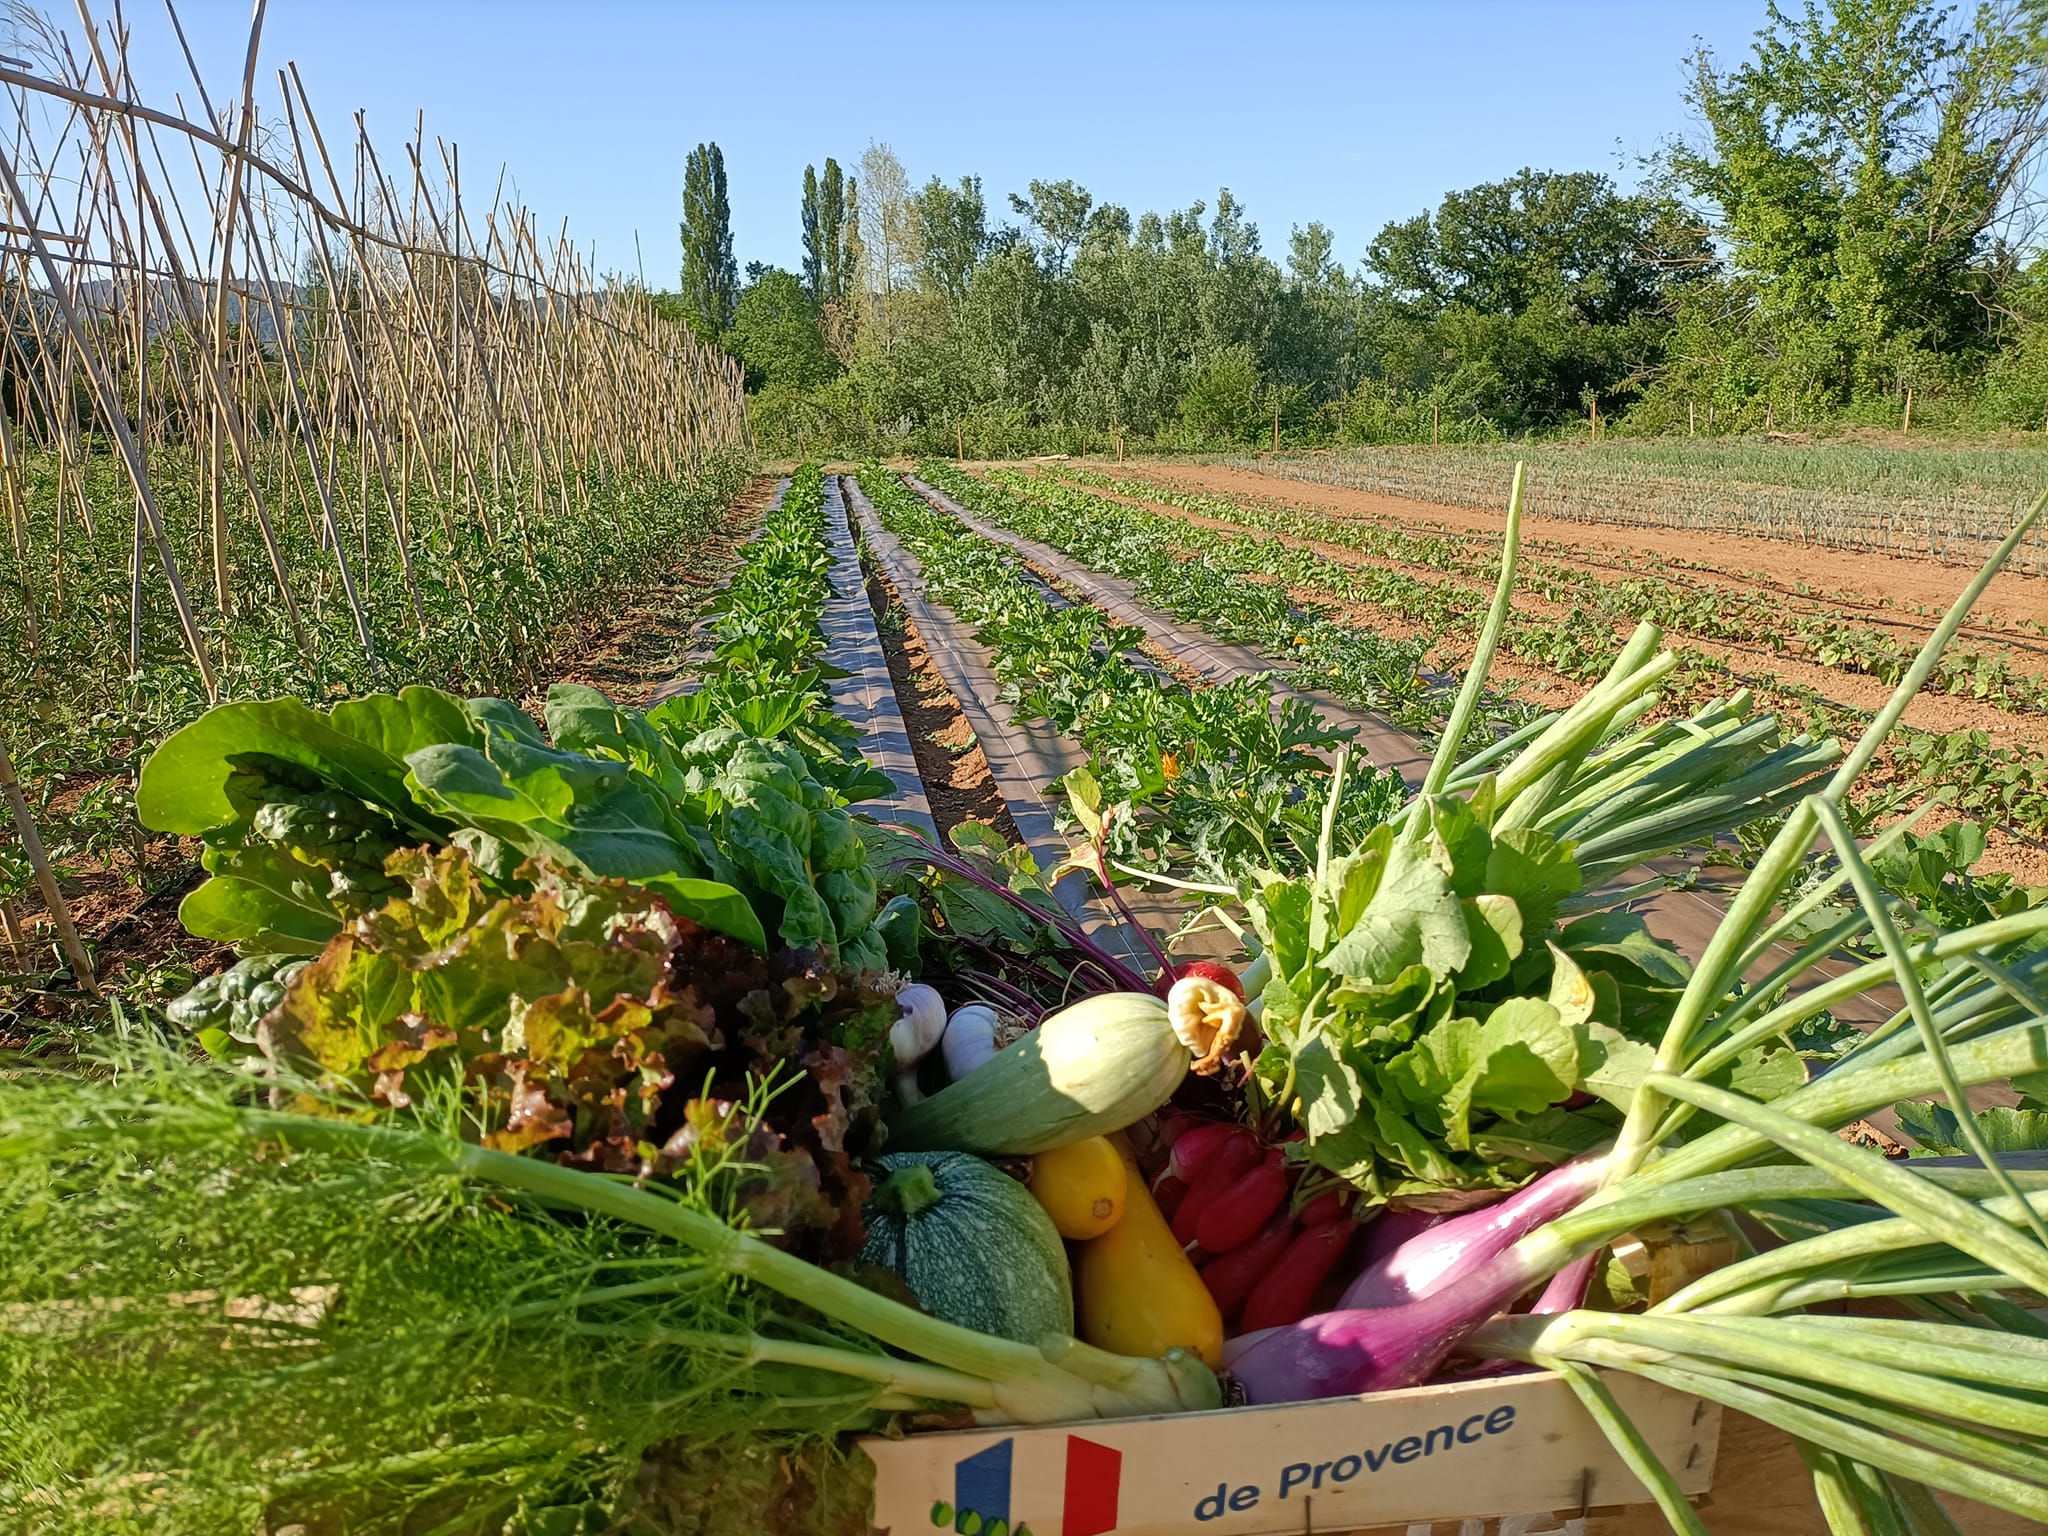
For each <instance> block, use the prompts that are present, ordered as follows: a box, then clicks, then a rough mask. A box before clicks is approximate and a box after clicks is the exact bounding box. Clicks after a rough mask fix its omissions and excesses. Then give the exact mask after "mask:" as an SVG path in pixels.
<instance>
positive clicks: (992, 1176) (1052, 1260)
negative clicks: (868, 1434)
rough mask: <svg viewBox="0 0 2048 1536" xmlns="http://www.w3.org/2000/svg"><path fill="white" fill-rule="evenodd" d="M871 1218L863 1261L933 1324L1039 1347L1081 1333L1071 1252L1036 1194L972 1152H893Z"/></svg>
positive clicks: (866, 1215) (871, 1203) (870, 1206)
mask: <svg viewBox="0 0 2048 1536" xmlns="http://www.w3.org/2000/svg"><path fill="white" fill-rule="evenodd" d="M875 1161H876V1162H877V1163H878V1164H879V1165H880V1167H881V1168H882V1169H883V1170H884V1176H883V1178H882V1179H881V1180H880V1182H879V1183H878V1185H877V1187H876V1189H875V1193H874V1194H873V1195H872V1196H871V1197H870V1198H869V1200H868V1203H867V1206H866V1208H865V1209H864V1210H863V1211H862V1213H861V1216H862V1219H863V1220H864V1221H865V1222H866V1224H867V1242H866V1243H865V1244H864V1245H863V1246H862V1248H861V1253H860V1256H861V1258H862V1260H864V1261H865V1262H867V1263H870V1264H879V1265H881V1266H882V1267H883V1268H885V1269H889V1270H893V1271H894V1272H895V1273H896V1274H898V1275H900V1276H902V1277H903V1281H904V1283H905V1284H906V1285H908V1286H909V1287H910V1290H911V1294H913V1295H914V1296H916V1297H917V1299H918V1301H919V1303H920V1304H921V1305H922V1306H923V1307H924V1309H925V1310H926V1311H927V1312H929V1313H931V1314H932V1316H934V1317H942V1318H944V1319H945V1320H946V1321H947V1322H949V1323H958V1324H960V1325H961V1326H962V1327H964V1328H972V1329H974V1330H975V1331H976V1332H977V1333H987V1334H993V1335H995V1336H996V1337H998V1338H1004V1339H1014V1340H1016V1341H1017V1342H1018V1343H1020V1344H1036V1343H1038V1342H1039V1340H1041V1339H1043V1338H1044V1337H1045V1336H1046V1335H1047V1334H1049V1333H1064V1334H1071V1333H1072V1332H1073V1331H1074V1282H1073V1277H1072V1276H1071V1275H1070V1274H1069V1273H1068V1271H1067V1251H1066V1249H1065V1248H1064V1247H1063V1246H1061V1243H1060V1235H1059V1233H1058V1232H1056V1231H1054V1230H1053V1224H1052V1218H1051V1217H1049V1216H1047V1215H1046V1214H1045V1211H1044V1209H1043V1208H1042V1207H1040V1205H1039V1203H1038V1202H1037V1201H1036V1200H1035V1199H1033V1198H1032V1195H1031V1192H1030V1191H1029V1190H1028V1189H1026V1188H1025V1187H1024V1186H1023V1185H1022V1184H1019V1183H1018V1182H1017V1181H1016V1180H1015V1179H1013V1178H1011V1177H1010V1176H1009V1175H1008V1174H1006V1173H1004V1172H1002V1171H1001V1170H1000V1169H998V1168H994V1167H992V1166H990V1165H989V1164H987V1163H985V1162H983V1161H982V1160H981V1159H980V1158H978V1157H974V1156H971V1155H969V1154H968V1153H965V1152H890V1153H885V1154H884V1155H883V1156H881V1157H879V1158H877V1159H876V1160H875Z"/></svg>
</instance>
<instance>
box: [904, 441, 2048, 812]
mask: <svg viewBox="0 0 2048 1536" xmlns="http://www.w3.org/2000/svg"><path fill="white" fill-rule="evenodd" d="M928 468H929V470H930V471H931V474H932V475H934V476H937V477H938V480H936V481H935V482H934V483H939V481H943V482H944V484H945V485H946V486H947V487H948V488H957V489H958V490H959V491H960V492H961V493H962V495H963V496H964V497H965V498H967V499H968V500H970V501H971V503H972V505H974V506H975V507H976V508H978V509H979V510H982V511H985V512H987V513H988V514H989V515H990V516H993V517H995V518H996V519H997V520H998V521H1000V522H1003V523H1004V524H1006V525H1007V526H1012V527H1015V528H1017V529H1018V531H1020V532H1024V531H1029V532H1031V533H1032V534H1033V536H1034V537H1038V538H1042V539H1044V540H1045V541H1046V542H1047V543H1051V544H1054V545H1056V546H1059V547H1071V548H1073V550H1074V552H1075V553H1076V554H1077V555H1079V556H1081V557H1082V558H1087V559H1088V560H1089V563H1091V564H1098V563H1099V568H1102V569H1106V570H1111V571H1113V572H1115V573H1116V574H1119V575H1124V576H1126V577H1127V578H1128V579H1131V580H1140V576H1139V574H1138V571H1139V570H1140V567H1138V566H1136V565H1132V566H1130V567H1128V568H1119V567H1118V566H1117V565H1116V564H1114V563H1111V562H1112V561H1113V560H1114V558H1115V556H1114V554H1113V552H1112V551H1111V550H1110V548H1109V535H1107V534H1106V533H1104V532H1102V530H1105V529H1122V528H1129V529H1133V530H1135V531H1136V532H1135V533H1134V535H1133V536H1134V537H1142V538H1143V539H1145V540H1146V541H1148V542H1150V543H1151V544H1152V545H1153V546H1154V548H1155V550H1156V553H1154V554H1152V555H1150V556H1149V557H1148V560H1149V561H1150V562H1152V563H1153V564H1155V565H1156V566H1157V567H1158V568H1159V569H1160V570H1162V571H1166V570H1170V569H1171V568H1174V567H1175V566H1176V565H1178V566H1180V567H1184V568H1185V569H1187V570H1188V571H1190V572H1195V573H1201V574H1204V575H1206V576H1207V577H1209V578H1211V579H1214V578H1228V577H1238V578H1240V579H1243V578H1252V579H1255V580H1263V581H1266V582H1270V583H1275V584H1277V585H1278V586H1280V587H1286V588H1294V589H1297V590H1304V589H1305V590H1308V591H1312V592H1327V593H1330V594H1331V595H1332V596H1334V597H1338V598H1341V599H1344V600H1348V601H1353V602H1358V603H1361V604H1366V605H1370V606H1372V607H1374V608H1378V609H1381V610H1383V611H1385V612H1389V613H1393V614H1398V615H1399V616H1400V617H1401V618H1402V619H1403V620H1405V621H1406V622H1408V623H1411V624H1419V625H1421V626H1423V627H1424V632H1425V636H1426V637H1429V643H1434V638H1435V637H1438V636H1444V635H1462V634H1471V633H1475V632H1476V630H1477V627H1478V620H1479V616H1480V615H1482V614H1483V612H1484V609H1485V602H1486V594H1485V592H1484V591H1483V590H1482V589H1480V588H1479V587H1477V586H1466V585H1464V584H1463V583H1461V582H1459V581H1456V580H1441V581H1425V580H1422V579H1421V578H1418V577H1415V576H1411V575H1408V574H1407V573H1405V572H1402V571H1395V570H1387V569H1384V568H1381V567H1376V566H1358V565H1352V564H1350V563H1349V562H1346V561H1341V560H1335V559H1331V558H1329V557H1327V556H1324V555H1320V554H1317V553H1316V552H1315V551H1314V550H1311V549H1304V548H1290V547H1287V546H1284V545H1282V544H1280V542H1279V541H1278V540H1277V539H1272V538H1261V537H1259V536H1258V534H1257V533H1254V532H1251V531H1247V532H1245V533H1242V534H1239V533H1232V532H1228V531H1225V530H1220V529H1214V528H1207V527H1203V526H1201V525H1198V524H1195V523H1191V522H1188V521H1185V520H1183V519H1180V518H1175V517H1171V516H1168V515H1166V514H1162V513H1155V512H1150V511H1147V510H1146V509H1144V508H1141V507H1134V506H1131V505H1129V504H1127V503H1124V502H1119V501H1112V500H1110V499H1109V498H1107V497H1104V496H1096V495H1091V494H1089V493H1088V492H1086V491H1083V490H1079V489H1077V488H1075V487H1073V486H1065V485H1061V484H1059V483H1057V482H1053V481H1047V480H1044V479H1042V478H1037V477H1031V476H1023V475H1016V474H1007V473H1002V472H998V475H997V477H996V478H999V479H1000V480H1001V482H1002V483H1001V484H999V485H990V484H988V483H987V482H982V481H977V480H974V479H971V478H969V477H966V476H961V475H958V474H957V472H954V471H950V470H947V469H946V468H945V467H944V466H940V465H932V466H928ZM1091 478H1100V479H1102V480H1104V481H1106V482H1107V483H1108V484H1109V485H1110V486H1111V487H1112V488H1114V489H1117V490H1119V491H1128V492H1130V493H1132V494H1134V495H1144V496H1147V497H1149V498H1151V499H1154V500H1160V501H1167V502H1169V504H1174V505H1181V506H1184V507H1185V508H1186V509H1187V510H1189V511H1192V512H1194V513H1196V514H1197V515H1199V516H1204V517H1212V518H1217V519H1219V520H1220V519H1223V518H1226V517H1227V518H1228V519H1229V520H1231V521H1233V522H1236V523H1239V524H1241V525H1247V526H1248V527H1249V526H1260V527H1263V526H1265V525H1266V524H1267V523H1268V521H1269V520H1270V521H1271V523H1272V524H1273V526H1274V531H1286V532H1289V533H1290V534H1292V533H1294V532H1295V530H1294V528H1293V527H1292V526H1291V525H1290V526H1287V527H1285V528H1284V529H1283V528H1282V526H1281V525H1282V524H1283V523H1285V522H1286V520H1287V519H1288V518H1289V516H1290V514H1285V513H1280V512H1273V511H1269V510H1266V509H1246V508H1241V507H1239V506H1238V505H1237V504H1236V503H1234V502H1226V501H1222V500H1220V499H1218V498H1213V497H1197V496H1191V495H1184V494H1183V493H1179V492H1168V491H1163V490H1161V489H1160V488H1159V487H1157V486H1153V485H1150V484H1149V483H1147V482H1141V481H1114V480H1111V479H1110V478H1109V477H1091ZM1075 530H1082V531H1080V532H1076V531H1075ZM1353 531H1354V530H1351V529H1348V528H1347V529H1342V530H1340V529H1338V528H1335V527H1330V526H1325V525H1323V524H1321V523H1318V524H1317V531H1316V532H1314V533H1303V534H1301V535H1300V536H1303V537H1320V538H1324V539H1325V540H1326V541H1329V540H1333V539H1334V538H1335V537H1337V536H1339V535H1340V533H1350V532H1353ZM1357 536H1358V537H1359V539H1360V540H1361V541H1363V540H1365V539H1368V538H1371V537H1376V536H1378V530H1363V531H1358V532H1357ZM1408 537H1409V538H1410V539H1411V540H1413V541H1414V542H1413V543H1412V544H1409V545H1398V546H1397V545H1392V544H1389V545H1388V546H1387V547H1386V550H1385V551H1384V552H1385V553H1386V554H1387V557H1388V558H1393V559H1401V560H1405V561H1410V562H1414V563H1424V562H1425V561H1426V560H1427V558H1428V556H1429V555H1430V554H1432V553H1436V554H1439V555H1440V557H1441V559H1442V561H1443V563H1445V564H1446V565H1449V564H1452V563H1453V562H1457V563H1459V564H1461V565H1462V566H1463V568H1464V569H1467V570H1470V569H1471V568H1472V567H1473V565H1474V564H1475V563H1476V562H1475V557H1474V556H1473V554H1472V552H1471V550H1470V549H1469V548H1468V547H1467V546H1465V545H1464V544H1463V543H1462V542H1460V541H1458V540H1453V539H1430V538H1428V537H1427V536H1415V535H1409V536H1408ZM1063 541H1065V542H1063ZM1082 541H1086V542H1087V543H1088V544H1089V545H1090V547H1091V549H1092V553H1090V554H1086V555H1083V554H1082V551H1081V548H1080V545H1081V543H1082ZM1436 546H1441V549H1440V550H1439V549H1437V548H1436ZM1369 552H1373V553H1381V552H1382V551H1380V550H1378V549H1374V550H1372V551H1369ZM1191 553H1194V554H1199V556H1200V559H1199V560H1197V561H1190V560H1189V559H1188V556H1189V555H1190V554H1191ZM1188 579H1192V577H1190V578H1188ZM1142 584H1143V583H1142V581H1141V585H1142ZM1217 584H1218V585H1229V584H1231V583H1228V582H1224V581H1219V582H1218V583H1217ZM1640 585H1641V586H1642V587H1643V588H1644V589H1646V590H1648V589H1652V588H1654V585H1655V584H1654V583H1642V584H1640ZM1532 586H1533V587H1534V589H1535V590H1542V581H1541V574H1540V572H1539V573H1538V575H1537V577H1536V578H1534V579H1533V580H1532ZM1170 590H1171V589H1170V587H1169V586H1167V585H1165V584H1164V582H1162V584H1161V585H1160V586H1159V587H1158V588H1157V589H1148V595H1151V596H1152V597H1153V599H1154V600H1155V601H1159V602H1161V604H1162V606H1170V604H1169V603H1168V602H1167V599H1166V596H1165V594H1167V593H1168V592H1170ZM1560 590H1561V589H1560ZM1186 616H1187V617H1189V618H1190V619H1191V620H1196V618H1197V616H1196V615H1194V614H1188V615H1186ZM1650 617H1651V618H1652V619H1653V620H1654V619H1655V618H1656V614H1655V612H1652V613H1651V615H1650ZM1676 623H1677V625H1678V627H1680V628H1685V627H1687V625H1686V622H1685V617H1684V616H1683V615H1680V616H1678V617H1677V619H1676ZM1331 628H1332V629H1335V630H1339V631H1342V630H1343V626H1341V625H1337V624H1334V623H1333V624H1332V625H1331ZM1612 628H1613V625H1612V620H1611V619H1610V618H1609V617H1608V616H1607V615H1606V614H1605V613H1601V612H1592V611H1589V610H1588V609H1587V608H1585V607H1584V606H1577V607H1574V608H1572V609H1571V610H1570V611H1569V612H1568V613H1567V615H1566V616H1565V617H1564V618H1563V619H1561V620H1556V619H1553V620H1543V619H1530V618H1526V617H1523V616H1520V615H1518V616H1517V617H1516V620H1515V622H1514V623H1513V624H1512V625H1511V626H1510V627H1509V629H1508V631H1507V632H1506V633H1505V634H1504V635H1503V636H1502V646H1503V649H1505V650H1506V651H1507V652H1508V653H1509V654H1511V655H1514V656H1516V657H1519V658H1521V659H1523V660H1525V661H1529V662H1533V663H1535V664H1537V665H1540V666H1544V667H1547V668H1549V669H1550V670H1552V671H1554V672H1557V673H1559V674H1560V675H1562V676H1564V677H1567V678H1570V679H1572V680H1574V681H1586V680H1590V679H1591V678H1592V677H1594V676H1597V675H1598V672H1599V670H1600V666H1601V658H1602V656H1603V654H1604V651H1603V647H1604V646H1606V645H1607V644H1609V641H1608V639H1607V637H1608V636H1609V635H1610V634H1611V633H1612ZM1247 638H1250V637H1249V636H1247ZM1366 638H1367V641H1368V643H1370V641H1371V639H1372V638H1373V637H1366ZM1260 643H1263V644H1266V645H1268V646H1274V645H1277V644H1279V643H1280V642H1278V641H1277V640H1276V639H1274V638H1264V639H1262V641H1261V642H1260ZM1681 662H1682V665H1681V667H1680V670H1679V671H1678V672H1677V673H1675V674H1674V676H1673V677H1672V679H1671V680H1670V682H1669V683H1668V685H1667V690H1666V691H1667V692H1668V693H1670V694H1672V695H1676V696H1684V697H1688V698H1690V697H1693V696H1699V697H1704V696H1706V695H1708V694H1711V693H1714V692H1718V691H1719V690H1720V688H1721V686H1722V685H1723V684H1725V682H1726V681H1727V678H1728V675H1729V674H1728V672H1727V670H1726V668H1725V667H1723V666H1722V665H1721V664H1720V663H1718V662H1716V661H1715V660H1713V659H1712V658H1709V657H1706V656H1703V655H1701V654H1699V653H1698V652H1695V651H1684V652H1681ZM1744 681H1748V682H1752V683H1753V684H1755V685H1756V686H1759V687H1763V688H1767V689H1768V690H1769V691H1770V692H1771V693H1772V694H1774V695H1781V696H1783V697H1784V698H1786V699H1788V700H1797V701H1799V702H1800V703H1802V704H1803V705H1804V706H1805V708H1806V711H1807V724H1808V727H1809V728H1810V729H1812V730H1815V731H1817V732H1835V733H1844V734H1854V733H1855V732H1856V731H1858V730H1859V729H1860V728H1861V725H1862V723H1863V722H1864V721H1866V720H1867V719H1868V716H1867V714H1866V713H1865V712H1863V711H1860V710H1855V709H1850V708H1846V707H1844V706H1841V705H1838V704H1835V703H1832V702H1831V701H1829V700H1826V699H1824V698H1822V697H1821V696H1820V695H1819V694H1817V693H1815V692H1814V691H1813V690H1811V689H1808V688H1803V687H1800V686H1798V685H1796V684H1793V683H1791V682H1789V681H1788V680H1786V679H1782V678H1778V677H1775V676H1759V677H1756V678H1753V679H1749V678H1745V679H1744ZM1327 686H1329V687H1331V689H1332V691H1334V692H1339V693H1346V696H1347V697H1352V698H1354V699H1356V700H1357V702H1359V703H1361V704H1363V705H1365V706H1366V707H1370V708H1377V709H1380V710H1382V711H1383V712H1385V713H1387V714H1388V715H1390V717H1392V718H1393V719H1395V720H1396V721H1397V722H1399V723H1402V724H1405V725H1410V726H1411V728H1413V725H1412V722H1413V718H1414V717H1413V715H1412V714H1408V715H1405V716H1404V714H1403V713H1402V712H1401V710H1400V709H1399V708H1398V706H1397V707H1395V708H1388V706H1387V705H1386V704H1384V703H1381V702H1378V701H1375V700H1373V699H1371V698H1370V697H1369V696H1360V695H1359V694H1356V693H1349V692H1347V690H1346V689H1345V688H1344V687H1343V686H1342V685H1341V684H1339V683H1337V682H1335V681H1331V682H1329V683H1327ZM1887 750H1888V752H1889V754H1890V759H1891V762H1892V764H1893V766H1894V768H1895V770H1896V778H1897V780H1898V782H1897V783H1896V784H1895V785H1894V786H1893V787H1892V789H1891V791H1890V792H1889V793H1885V792H1883V791H1877V790H1875V788H1874V787H1873V793H1876V794H1877V795H1878V796H1879V803H1880V805H1881V806H1887V807H1888V806H1894V805H1898V806H1903V805H1905V804H1911V803H1917V802H1918V800H1920V799H1924V798H1925V797H1926V795H1927V794H1928V793H1930V792H1932V791H1934V790H1937V789H1945V790H1947V791H1949V793H1950V798H1951V803H1953V804H1954V806H1955V807H1956V809H1957V810H1959V811H1961V812H1963V813H1964V814H1966V815H1970V816H1977V817H1982V818H1985V819H1987V820H1990V821H1993V822H1996V823H1998V824H1999V825H2001V826H2004V827H2006V828H2008V829H2010V830H2012V831H2014V832H2017V833H2019V834H2020V835H2022V836H2025V837H2031V838H2041V837H2044V836H2048V762H2044V761H2043V760H2042V759H2041V758H2040V757H2039V756H2038V755H2035V754H2031V753H2027V752H2022V751H2018V750H2015V749H2014V748H2011V747H1999V746H1994V745H1993V744H1992V743H1991V741H1990V738H1989V737H1988V736H1987V735H1986V734H1985V733H1984V732H1982V731H1953V732H1946V733H1943V732H1927V731H1918V730H1914V729H1911V728H1901V729H1900V730H1899V731H1897V732H1896V733H1895V734H1894V736H1893V738H1892V740H1891V742H1890V745H1889V747H1888V749H1887Z"/></svg>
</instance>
